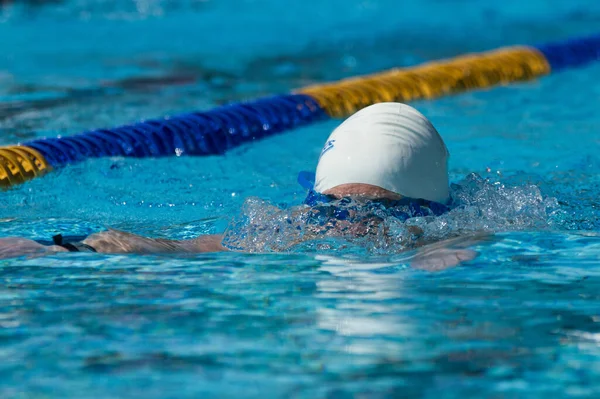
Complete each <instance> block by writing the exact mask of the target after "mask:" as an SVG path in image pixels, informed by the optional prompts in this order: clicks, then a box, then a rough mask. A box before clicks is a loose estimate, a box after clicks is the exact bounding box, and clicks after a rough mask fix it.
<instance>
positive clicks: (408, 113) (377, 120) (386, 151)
mask: <svg viewBox="0 0 600 399" xmlns="http://www.w3.org/2000/svg"><path fill="white" fill-rule="evenodd" d="M448 156H449V154H448V150H447V148H446V145H445V143H444V141H443V140H442V138H441V136H440V135H439V134H438V132H437V131H436V129H435V128H434V127H433V125H432V124H431V122H430V121H429V120H427V118H426V117H425V116H423V115H422V114H421V113H420V112H418V111H417V110H415V109H414V108H412V107H410V106H408V105H405V104H400V103H379V104H375V105H371V106H369V107H367V108H364V109H362V110H361V111H359V112H357V113H355V114H354V115H352V116H351V117H349V118H348V119H347V120H346V121H344V122H343V123H342V124H341V125H340V126H339V127H337V128H336V129H335V130H334V131H333V132H332V133H331V135H330V136H329V138H328V139H327V141H326V143H325V146H324V147H323V150H322V151H321V155H320V157H319V161H318V164H317V169H316V173H315V174H310V173H306V172H302V173H300V175H299V177H298V181H299V182H300V183H301V184H302V185H303V186H304V187H305V188H306V189H308V196H307V198H306V200H305V201H304V204H303V207H302V208H300V212H313V214H318V215H319V217H321V218H326V219H327V220H324V221H323V220H321V222H320V223H317V224H315V226H311V229H309V231H312V234H309V235H308V237H305V239H318V238H319V237H323V236H336V235H338V234H340V235H341V234H342V232H343V233H344V234H348V233H349V232H350V234H354V235H356V236H364V235H367V234H369V231H371V230H372V228H373V226H374V225H377V224H378V223H380V222H381V220H378V219H377V218H376V217H373V216H372V215H371V216H369V220H368V221H365V220H357V215H356V208H353V207H352V206H345V204H346V205H348V204H353V205H356V204H358V206H371V205H370V204H375V206H377V207H382V206H384V207H386V208H390V209H394V207H396V206H403V207H404V209H410V211H409V212H408V213H410V214H407V213H406V212H401V213H400V214H399V215H398V217H399V218H401V219H402V220H406V219H407V218H409V217H414V216H436V215H440V214H442V213H444V212H447V211H448V205H449V204H448V202H449V182H448V171H447V164H448ZM330 203H334V204H336V205H335V206H332V207H328V208H327V212H324V213H323V212H315V211H314V210H315V209H322V208H323V205H326V204H330ZM319 207H320V208H319ZM407 207H408V208H407ZM359 216H360V215H359ZM416 229H417V230H418V228H416ZM412 233H416V234H417V235H418V234H419V232H418V231H414V229H413V231H412ZM453 240H454V241H453ZM453 240H448V243H452V242H456V239H453ZM44 244H51V245H44ZM425 244H430V243H427V242H425V241H423V242H421V243H420V244H419V245H425ZM461 245H462V246H461ZM464 246H465V245H464V243H463V244H460V245H458V249H456V246H455V248H454V249H450V248H449V246H448V245H445V244H444V243H443V242H442V243H437V244H435V245H434V246H429V247H427V248H425V249H424V250H423V251H420V252H419V253H418V255H417V257H416V260H415V261H413V265H416V266H417V267H418V266H419V265H421V264H423V265H425V266H428V265H429V268H431V265H432V263H431V262H430V260H431V259H435V260H436V262H434V263H435V266H434V268H444V267H448V266H453V265H456V264H458V263H460V262H461V261H464V260H470V259H472V258H473V257H474V256H475V253H474V252H473V251H471V250H468V249H465V248H464ZM227 250H231V248H228V247H227V244H226V243H225V242H224V241H223V236H222V235H203V236H200V237H197V238H195V239H190V240H181V241H177V240H167V239H153V238H146V237H141V236H137V235H134V234H131V233H126V232H122V231H117V230H112V229H109V230H107V231H103V232H99V233H95V234H92V235H90V236H89V237H87V238H83V239H82V240H75V241H74V242H69V241H66V240H64V239H63V238H62V236H60V235H57V236H55V237H53V242H48V243H40V242H36V241H32V240H27V239H24V238H4V239H0V258H8V257H15V256H23V255H25V256H27V255H29V256H39V255H46V254H52V253H57V252H66V251H69V252H102V253H114V254H116V253H139V254H151V253H203V252H219V251H227ZM432 254H433V255H432ZM419 255H420V256H421V258H419ZM419 259H421V262H420V263H419ZM423 259H425V261H423Z"/></svg>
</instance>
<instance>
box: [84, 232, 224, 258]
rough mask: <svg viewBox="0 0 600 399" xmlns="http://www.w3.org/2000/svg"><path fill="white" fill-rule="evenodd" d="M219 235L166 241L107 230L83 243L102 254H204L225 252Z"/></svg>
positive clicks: (93, 235) (221, 237)
mask: <svg viewBox="0 0 600 399" xmlns="http://www.w3.org/2000/svg"><path fill="white" fill-rule="evenodd" d="M222 239H223V236H222V235H220V234H213V235H203V236H200V237H197V238H193V239H190V240H181V241H178V240H166V239H163V238H148V237H142V236H138V235H135V234H131V233H126V232H124V231H119V230H113V229H109V230H107V231H103V232H100V233H96V234H92V235H91V236H89V237H88V238H86V239H85V240H83V243H84V244H86V245H89V246H91V247H92V248H94V249H95V250H96V251H97V252H102V253H113V254H123V253H137V254H156V253H204V252H222V251H227V249H226V248H225V247H223V246H222V245H221V240H222Z"/></svg>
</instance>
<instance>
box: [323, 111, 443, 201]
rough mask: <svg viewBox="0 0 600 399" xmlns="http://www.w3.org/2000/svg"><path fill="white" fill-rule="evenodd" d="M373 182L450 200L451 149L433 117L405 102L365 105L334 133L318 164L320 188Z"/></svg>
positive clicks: (408, 194) (406, 193)
mask: <svg viewBox="0 0 600 399" xmlns="http://www.w3.org/2000/svg"><path fill="white" fill-rule="evenodd" d="M347 183H364V184H371V185H374V186H378V187H381V188H384V189H386V190H389V191H393V192H395V193H397V194H400V195H402V196H404V197H410V198H421V199H425V200H429V201H435V202H441V203H444V202H446V201H447V200H448V195H449V194H448V150H447V148H446V145H445V144H444V141H443V140H442V138H441V137H440V135H439V133H438V132H437V131H436V130H435V128H434V127H433V125H432V124H431V122H429V120H427V118H425V116H423V114H421V113H420V112H419V111H417V110H416V109H414V108H412V107H410V106H408V105H406V104H400V103H378V104H374V105H371V106H369V107H367V108H363V109H362V110H360V111H358V112H357V113H355V114H354V115H352V116H351V117H350V118H348V119H346V121H345V122H344V123H342V124H341V125H340V126H338V127H337V128H336V129H335V130H334V131H333V132H332V133H331V135H330V136H329V138H328V139H327V142H326V144H325V147H323V151H322V152H321V157H320V158H319V164H318V165H317V173H316V181H315V187H314V189H315V191H316V192H318V193H323V192H324V191H326V190H329V189H330V188H333V187H336V186H339V185H340V184H347Z"/></svg>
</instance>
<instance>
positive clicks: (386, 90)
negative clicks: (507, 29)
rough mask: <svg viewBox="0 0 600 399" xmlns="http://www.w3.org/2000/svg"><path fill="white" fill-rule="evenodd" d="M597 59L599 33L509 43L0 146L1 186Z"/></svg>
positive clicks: (204, 150) (221, 148)
mask: <svg viewBox="0 0 600 399" xmlns="http://www.w3.org/2000/svg"><path fill="white" fill-rule="evenodd" d="M598 60H600V34H598V35H594V36H588V37H584V38H575V39H571V40H567V41H562V42H557V43H549V44H544V45H540V46H514V47H506V48H501V49H498V50H494V51H489V52H484V53H478V54H469V55H464V56H460V57H456V58H453V59H449V60H444V61H434V62H428V63H425V64H422V65H417V66H415V67H409V68H398V69H392V70H389V71H385V72H382V73H376V74H372V75H367V76H360V77H354V78H349V79H344V80H341V81H338V82H334V83H326V84H320V85H314V86H310V87H306V88H303V89H300V90H297V91H296V92H295V93H292V94H289V95H279V96H273V97H267V98H262V99H258V100H255V101H251V102H244V103H237V104H230V105H225V106H222V107H218V108H215V109H213V110H210V111H206V112H195V113H190V114H185V115H179V116H175V117H171V118H165V119H157V120H149V121H145V122H141V123H137V124H134V125H128V126H121V127H117V128H112V129H98V130H94V131H89V132H85V133H81V134H77V135H74V136H68V137H60V138H45V139H39V140H33V141H29V142H26V143H23V144H20V145H16V146H6V147H0V187H10V186H13V185H15V184H19V183H23V182H25V181H27V180H30V179H33V178H34V177H37V176H41V175H43V174H45V173H47V172H48V171H50V170H52V169H56V168H60V167H63V166H65V165H68V164H71V163H75V162H81V161H84V160H85V159H87V158H92V157H106V156H125V157H159V156H168V155H182V154H186V155H219V154H223V153H224V152H225V151H227V150H229V149H231V148H234V147H237V146H239V145H241V144H243V143H247V142H249V141H252V140H256V139H260V138H263V137H267V136H271V135H273V134H276V133H280V132H283V131H285V130H290V129H293V128H296V127H299V126H304V125H307V124H310V123H313V122H315V121H319V120H323V119H327V118H343V117H346V116H349V115H351V114H353V113H354V112H356V111H358V110H359V109H361V108H363V107H366V106H368V105H371V104H374V103H377V102H383V101H400V102H408V101H412V100H419V99H433V98H436V97H441V96H444V95H449V94H454V93H460V92H465V91H469V90H474V89H482V88H487V87H492V86H496V85H505V84H508V83H511V82H518V81H526V80H531V79H535V78H537V77H540V76H544V75H547V74H549V73H551V72H556V71H560V70H563V69H566V68H572V67H578V66H582V65H585V64H588V63H590V62H593V61H598Z"/></svg>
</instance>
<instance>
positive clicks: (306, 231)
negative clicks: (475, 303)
mask: <svg viewBox="0 0 600 399" xmlns="http://www.w3.org/2000/svg"><path fill="white" fill-rule="evenodd" d="M451 197H452V199H451V203H452V209H451V210H450V211H449V212H447V213H445V214H443V215H441V216H435V215H433V213H432V212H430V211H429V210H427V212H425V213H424V214H421V213H419V214H415V213H414V211H413V210H411V209H410V207H409V206H397V207H393V208H386V207H384V206H383V205H378V206H377V205H375V206H374V205H373V203H359V202H356V201H350V202H348V200H347V199H342V200H337V201H333V202H331V203H327V204H322V205H319V206H317V207H315V208H309V207H308V206H306V205H303V206H295V207H290V208H286V207H278V206H275V205H273V204H271V203H269V202H267V201H264V200H261V199H258V198H249V199H248V200H246V202H245V203H244V206H243V208H242V211H241V213H240V214H239V215H238V216H237V217H235V218H234V219H233V220H232V222H231V223H230V225H229V227H228V228H227V230H226V232H225V237H224V240H223V242H224V245H226V246H227V247H228V248H230V249H233V250H238V251H247V252H265V251H292V250H293V251H301V252H303V251H309V252H312V251H327V250H336V251H338V252H339V250H340V249H341V250H343V251H348V252H352V253H354V252H357V251H358V252H366V253H371V254H377V253H388V254H389V253H394V252H401V251H405V250H407V249H412V248H415V247H417V246H420V245H423V244H426V243H430V242H433V241H438V240H443V239H448V238H452V237H457V236H460V235H469V234H473V233H480V232H491V233H493V232H503V231H519V230H534V229H535V230H544V229H546V230H549V229H552V228H562V223H563V221H564V213H565V211H563V210H562V209H561V207H560V206H559V203H558V200H557V199H556V198H555V197H551V196H544V195H543V194H542V192H541V191H540V188H539V187H538V186H536V185H533V184H522V185H511V184H507V183H503V182H501V181H493V180H491V179H484V178H482V177H481V176H479V175H477V174H475V173H472V174H470V175H468V176H467V177H466V178H465V179H463V180H462V181H460V182H459V183H456V184H453V185H452V187H451ZM342 202H345V203H342ZM344 208H345V209H351V211H350V216H349V217H348V218H344V220H339V218H336V215H335V214H336V212H339V211H340V209H344ZM399 214H400V215H402V216H398V215H399Z"/></svg>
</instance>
